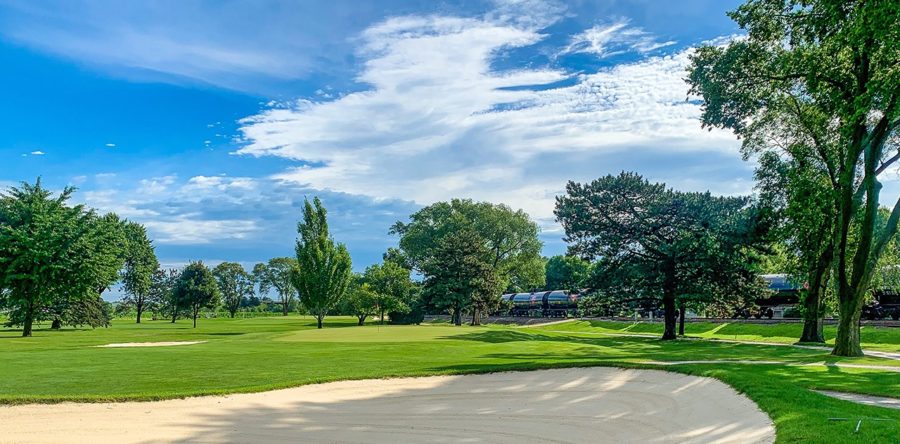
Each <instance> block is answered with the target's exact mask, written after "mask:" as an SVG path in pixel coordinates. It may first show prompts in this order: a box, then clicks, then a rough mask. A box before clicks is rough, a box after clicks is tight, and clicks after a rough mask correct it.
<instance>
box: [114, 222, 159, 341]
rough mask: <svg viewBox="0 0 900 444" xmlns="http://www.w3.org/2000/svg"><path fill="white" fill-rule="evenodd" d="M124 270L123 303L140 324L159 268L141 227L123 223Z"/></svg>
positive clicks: (150, 244) (151, 246) (132, 223)
mask: <svg viewBox="0 0 900 444" xmlns="http://www.w3.org/2000/svg"><path fill="white" fill-rule="evenodd" d="M123 230H124V233H125V254H124V256H125V269H124V270H123V272H122V289H123V290H125V295H126V296H125V298H124V299H123V302H125V303H126V304H129V305H131V306H133V307H134V308H135V310H136V311H137V321H136V322H137V323H138V324H140V323H141V315H142V314H143V313H144V310H145V309H146V308H147V304H148V302H149V296H150V286H151V284H152V280H153V273H155V272H156V270H157V269H158V268H159V262H158V261H157V259H156V252H155V251H154V249H153V243H152V242H151V241H150V238H149V237H148V236H147V230H146V229H145V228H144V226H143V225H141V224H138V223H135V222H125V223H124V225H123Z"/></svg>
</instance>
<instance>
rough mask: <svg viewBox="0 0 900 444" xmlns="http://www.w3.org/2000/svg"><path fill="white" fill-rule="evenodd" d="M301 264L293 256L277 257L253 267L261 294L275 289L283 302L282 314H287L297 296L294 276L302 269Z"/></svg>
mask: <svg viewBox="0 0 900 444" xmlns="http://www.w3.org/2000/svg"><path fill="white" fill-rule="evenodd" d="M299 267H300V265H299V264H298V263H297V260H296V259H294V258H292V257H276V258H272V259H269V261H268V262H266V263H264V264H263V263H259V264H256V265H255V266H254V267H253V279H254V280H255V281H256V282H257V284H259V294H261V295H264V294H266V293H268V292H269V290H275V293H278V298H279V301H280V303H281V314H282V315H284V316H287V315H288V313H290V311H291V306H292V305H293V304H294V300H295V299H296V298H297V288H296V287H295V286H294V283H293V279H294V276H295V275H296V274H297V273H298V272H299V271H300V268H299Z"/></svg>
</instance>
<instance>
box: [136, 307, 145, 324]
mask: <svg viewBox="0 0 900 444" xmlns="http://www.w3.org/2000/svg"><path fill="white" fill-rule="evenodd" d="M135 308H136V309H137V322H136V324H140V323H141V314H143V313H144V304H141V303H138V304H137V305H135Z"/></svg>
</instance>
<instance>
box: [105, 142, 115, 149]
mask: <svg viewBox="0 0 900 444" xmlns="http://www.w3.org/2000/svg"><path fill="white" fill-rule="evenodd" d="M106 147H107V148H115V147H116V144H114V143H107V144H106Z"/></svg>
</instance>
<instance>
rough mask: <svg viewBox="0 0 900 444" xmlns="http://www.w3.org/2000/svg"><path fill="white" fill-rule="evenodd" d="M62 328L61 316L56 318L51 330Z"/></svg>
mask: <svg viewBox="0 0 900 444" xmlns="http://www.w3.org/2000/svg"><path fill="white" fill-rule="evenodd" d="M61 328H62V321H60V320H59V318H56V319H54V320H53V323H52V324H50V329H51V330H59V329H61Z"/></svg>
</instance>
